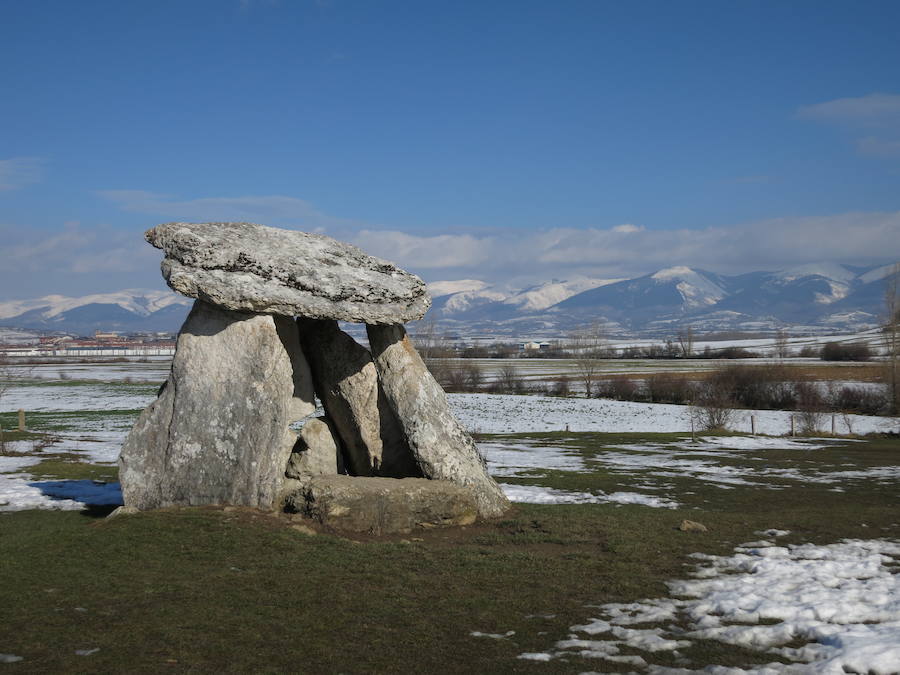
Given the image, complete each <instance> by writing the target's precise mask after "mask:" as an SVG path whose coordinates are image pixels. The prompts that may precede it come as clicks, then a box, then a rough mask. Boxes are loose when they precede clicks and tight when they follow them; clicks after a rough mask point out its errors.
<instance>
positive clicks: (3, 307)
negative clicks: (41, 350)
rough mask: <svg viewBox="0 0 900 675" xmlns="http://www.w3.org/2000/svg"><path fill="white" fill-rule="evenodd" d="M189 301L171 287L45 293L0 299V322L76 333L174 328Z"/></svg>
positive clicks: (180, 320) (169, 329)
mask: <svg viewBox="0 0 900 675" xmlns="http://www.w3.org/2000/svg"><path fill="white" fill-rule="evenodd" d="M193 302H194V301H193V300H192V299H191V298H186V297H184V296H181V295H178V294H176V293H173V292H172V291H156V290H142V289H129V290H124V291H118V292H115V293H99V294H94V295H85V296H81V297H69V296H65V295H47V296H44V297H42V298H35V299H30V300H13V301H9V302H3V303H0V324H3V325H8V326H15V327H19V328H31V329H35V330H45V331H61V332H67V333H79V334H90V333H93V332H94V331H95V330H113V331H175V330H178V327H179V326H180V325H181V323H182V322H183V321H184V318H185V317H186V316H187V313H188V311H189V310H190V307H191V304H193Z"/></svg>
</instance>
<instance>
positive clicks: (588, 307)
mask: <svg viewBox="0 0 900 675" xmlns="http://www.w3.org/2000/svg"><path fill="white" fill-rule="evenodd" d="M894 270H895V267H894V266H893V265H885V266H881V267H874V268H865V267H853V266H850V265H838V264H835V263H822V264H816V265H803V266H801V267H794V268H790V269H786V270H779V271H776V272H751V273H748V274H741V275H736V276H726V275H721V274H715V273H713V272H708V271H705V270H701V269H695V268H690V267H683V266H675V267H668V268H666V269H662V270H658V271H656V272H653V273H652V274H647V275H644V276H640V277H636V278H633V279H592V278H586V277H578V278H573V279H569V280H559V279H553V280H550V281H547V282H544V283H540V284H537V285H533V286H528V287H526V288H510V287H509V286H507V285H492V284H489V283H487V282H485V281H482V280H480V279H458V280H447V281H437V282H433V283H430V284H428V289H429V291H430V293H431V295H432V298H433V304H432V309H431V311H430V312H429V315H428V316H429V318H430V319H433V320H434V321H435V322H437V323H439V324H440V325H441V326H443V328H444V329H445V330H447V331H449V332H451V333H459V334H481V335H491V334H493V335H497V336H509V337H521V336H527V335H534V334H537V335H542V336H552V335H566V334H568V333H570V332H571V331H572V330H573V329H575V328H578V327H580V326H584V325H585V324H588V323H595V322H602V323H603V324H605V326H606V327H607V330H608V331H609V332H610V333H625V334H645V335H664V336H671V335H672V334H673V331H676V330H677V328H678V327H679V326H681V325H687V324H690V325H692V326H694V327H695V329H697V330H700V331H704V332H707V331H721V330H740V331H760V330H773V329H775V328H778V327H781V326H788V327H795V329H796V330H803V331H810V332H811V331H816V330H821V331H822V332H825V331H829V332H833V331H835V330H848V331H856V330H863V329H866V328H872V327H875V326H877V325H879V323H880V321H881V320H882V315H883V311H884V309H883V308H884V289H885V280H886V279H888V278H890V277H891V276H892V275H893V274H894ZM192 302H193V300H191V299H190V298H185V297H182V296H180V295H177V294H175V293H173V292H171V291H156V290H149V291H148V290H134V289H133V290H125V291H119V292H116V293H104V294H97V295H88V296H84V297H67V296H62V295H48V296H45V297H43V298H36V299H31V300H14V301H10V302H4V303H0V326H6V327H9V328H24V329H31V330H43V331H63V332H68V333H77V334H82V335H86V334H90V333H93V332H94V331H95V330H115V331H123V332H136V331H176V330H178V328H179V327H180V326H181V323H182V322H183V321H184V318H185V316H186V315H187V312H188V310H189V309H190V306H191V304H192Z"/></svg>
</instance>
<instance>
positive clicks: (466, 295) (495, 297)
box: [444, 290, 507, 315]
mask: <svg viewBox="0 0 900 675" xmlns="http://www.w3.org/2000/svg"><path fill="white" fill-rule="evenodd" d="M506 298H507V295H506V294H505V293H499V292H498V291H492V290H480V291H465V292H463V293H455V294H453V295H452V296H451V297H450V299H449V300H447V303H446V304H445V305H444V314H445V315H451V314H460V313H462V312H465V311H467V310H469V309H472V308H473V307H477V306H478V305H482V304H485V303H487V302H502V301H503V300H505V299H506Z"/></svg>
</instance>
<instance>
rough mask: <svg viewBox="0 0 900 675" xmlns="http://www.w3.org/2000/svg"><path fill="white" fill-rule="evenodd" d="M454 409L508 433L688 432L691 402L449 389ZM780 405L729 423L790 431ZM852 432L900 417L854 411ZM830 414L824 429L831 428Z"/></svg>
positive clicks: (888, 427) (464, 418)
mask: <svg viewBox="0 0 900 675" xmlns="http://www.w3.org/2000/svg"><path fill="white" fill-rule="evenodd" d="M449 397H450V404H451V406H452V407H453V412H454V413H455V414H456V416H457V417H458V418H459V420H460V421H461V422H462V423H463V426H465V427H466V428H468V429H469V430H471V431H476V432H480V433H485V434H510V433H523V432H540V431H565V430H566V429H567V428H568V430H569V431H601V432H608V433H621V432H629V431H640V432H690V430H691V411H690V409H689V408H688V407H687V406H683V405H668V404H663V403H635V402H632V401H613V400H609V399H588V398H555V397H550V396H508V395H503V394H450V395H449ZM792 414H795V413H790V412H787V411H782V410H738V411H735V414H734V416H733V417H734V419H733V421H732V422H731V423H730V424H729V428H730V429H732V430H734V431H742V432H750V428H751V421H750V417H751V415H752V416H754V417H755V418H756V431H757V432H758V433H761V434H768V435H772V436H783V435H786V434H789V433H790V431H791V415H792ZM849 419H850V420H851V424H852V426H853V433H855V434H868V433H883V432H889V431H894V432H897V431H900V418H896V417H875V416H867V415H850V416H849ZM836 423H837V432H838V433H847V425H846V422H845V421H844V418H843V416H841V415H838V416H837V417H836ZM830 428H831V417H830V416H828V417H827V418H826V420H825V421H824V422H823V425H822V428H821V429H820V431H823V432H824V431H830Z"/></svg>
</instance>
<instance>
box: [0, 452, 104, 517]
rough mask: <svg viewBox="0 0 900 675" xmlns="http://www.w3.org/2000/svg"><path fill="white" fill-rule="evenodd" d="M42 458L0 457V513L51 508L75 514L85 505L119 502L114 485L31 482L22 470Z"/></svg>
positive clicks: (87, 482) (84, 482) (92, 482)
mask: <svg viewBox="0 0 900 675" xmlns="http://www.w3.org/2000/svg"><path fill="white" fill-rule="evenodd" d="M42 459H44V458H43V457H35V456H28V457H2V456H0V511H25V510H27V509H53V510H61V511H78V510H81V509H83V508H84V507H85V505H86V504H93V505H117V504H121V503H122V491H121V490H120V488H119V484H118V483H100V482H94V481H92V480H49V481H35V480H33V479H32V478H31V476H29V475H28V474H27V473H23V472H22V470H23V469H26V468H28V467H29V466H32V465H34V464H37V463H38V462H40V461H41V460H42Z"/></svg>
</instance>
